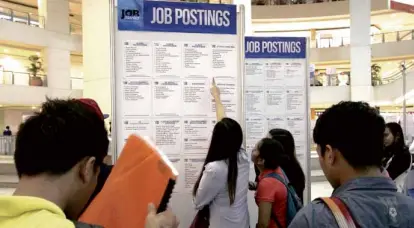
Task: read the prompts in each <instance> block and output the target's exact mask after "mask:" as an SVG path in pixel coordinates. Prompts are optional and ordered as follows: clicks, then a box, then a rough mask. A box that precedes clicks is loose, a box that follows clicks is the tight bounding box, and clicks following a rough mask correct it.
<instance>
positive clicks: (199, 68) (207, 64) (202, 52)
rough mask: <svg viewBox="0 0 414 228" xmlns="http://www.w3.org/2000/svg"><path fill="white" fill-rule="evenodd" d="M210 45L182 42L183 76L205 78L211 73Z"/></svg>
mask: <svg viewBox="0 0 414 228" xmlns="http://www.w3.org/2000/svg"><path fill="white" fill-rule="evenodd" d="M210 47H211V46H210V45H209V44H207V43H184V47H183V49H184V55H183V59H184V60H183V61H184V64H183V67H184V68H183V71H184V76H185V77H195V78H206V77H210V75H211V59H212V58H211V48H210Z"/></svg>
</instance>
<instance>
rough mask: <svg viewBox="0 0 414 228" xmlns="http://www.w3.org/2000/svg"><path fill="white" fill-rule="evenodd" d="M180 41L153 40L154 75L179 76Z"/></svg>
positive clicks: (180, 59)
mask: <svg viewBox="0 0 414 228" xmlns="http://www.w3.org/2000/svg"><path fill="white" fill-rule="evenodd" d="M181 50H182V49H181V43H174V42H154V55H155V56H154V68H155V69H154V72H155V75H156V76H170V77H180V75H181V74H182V72H181V62H182V58H181Z"/></svg>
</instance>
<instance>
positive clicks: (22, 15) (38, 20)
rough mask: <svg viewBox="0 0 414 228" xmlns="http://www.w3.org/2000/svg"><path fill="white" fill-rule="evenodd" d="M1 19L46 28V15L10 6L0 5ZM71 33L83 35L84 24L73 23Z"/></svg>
mask: <svg viewBox="0 0 414 228" xmlns="http://www.w3.org/2000/svg"><path fill="white" fill-rule="evenodd" d="M0 20H8V21H12V22H16V23H21V24H26V25H30V26H34V27H40V28H44V27H45V25H44V21H45V20H44V17H42V16H39V15H37V14H33V13H28V12H22V11H17V10H13V9H10V8H5V7H0ZM69 26H70V33H71V34H76V35H81V34H82V25H80V24H73V23H71V24H70V25H69Z"/></svg>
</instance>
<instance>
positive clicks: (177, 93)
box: [153, 80, 182, 116]
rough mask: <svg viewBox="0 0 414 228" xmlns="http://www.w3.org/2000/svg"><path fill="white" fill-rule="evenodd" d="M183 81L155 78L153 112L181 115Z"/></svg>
mask: <svg viewBox="0 0 414 228" xmlns="http://www.w3.org/2000/svg"><path fill="white" fill-rule="evenodd" d="M181 108H182V99H181V81H179V80H155V81H154V93H153V113H154V115H156V116H179V115H181Z"/></svg>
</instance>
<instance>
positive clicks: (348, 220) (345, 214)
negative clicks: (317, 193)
mask: <svg viewBox="0 0 414 228" xmlns="http://www.w3.org/2000/svg"><path fill="white" fill-rule="evenodd" d="M320 199H321V200H322V201H323V202H324V203H325V204H326V205H327V206H328V207H329V209H330V210H331V212H332V214H333V215H334V217H335V220H336V222H337V224H338V226H339V228H356V227H357V226H356V225H355V222H354V220H353V218H352V216H351V214H350V213H349V210H348V208H347V206H346V205H345V204H344V203H343V202H342V201H341V200H340V199H339V198H336V197H332V198H328V197H324V198H320Z"/></svg>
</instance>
